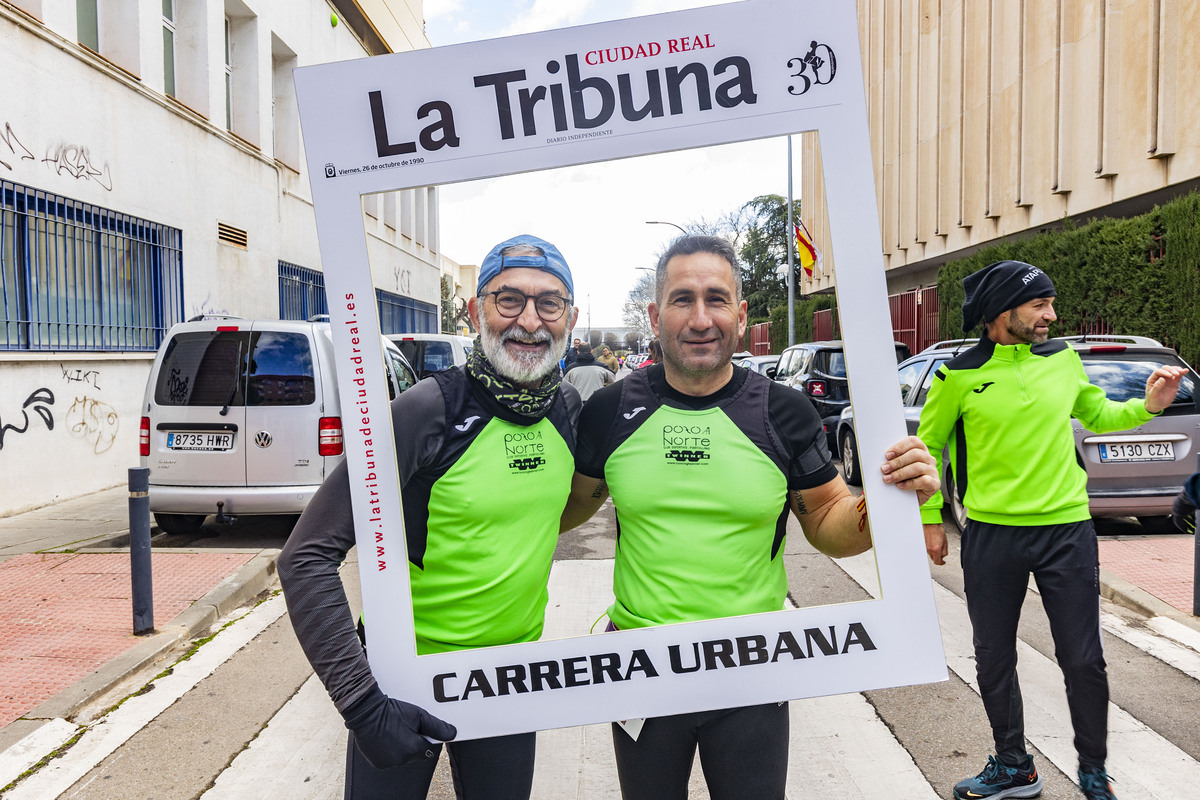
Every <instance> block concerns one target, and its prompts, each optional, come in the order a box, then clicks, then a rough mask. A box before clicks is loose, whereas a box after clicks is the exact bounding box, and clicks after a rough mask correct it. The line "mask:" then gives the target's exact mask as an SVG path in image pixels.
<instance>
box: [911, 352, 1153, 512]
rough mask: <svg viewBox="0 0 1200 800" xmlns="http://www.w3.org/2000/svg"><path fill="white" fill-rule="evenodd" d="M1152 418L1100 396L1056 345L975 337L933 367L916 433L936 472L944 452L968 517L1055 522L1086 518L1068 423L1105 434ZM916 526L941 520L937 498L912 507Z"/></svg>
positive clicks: (1074, 356)
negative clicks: (916, 514)
mask: <svg viewBox="0 0 1200 800" xmlns="http://www.w3.org/2000/svg"><path fill="white" fill-rule="evenodd" d="M1153 416H1154V415H1153V414H1151V413H1150V412H1148V411H1146V403H1145V400H1144V399H1142V398H1134V399H1132V400H1127V401H1125V402H1124V403H1116V402H1113V401H1112V400H1109V399H1108V398H1107V397H1106V396H1105V394H1104V390H1103V389H1101V388H1100V387H1099V386H1096V385H1094V384H1092V383H1090V382H1089V381H1088V377H1087V373H1086V372H1085V371H1084V369H1083V362H1082V361H1080V359H1079V354H1078V353H1076V352H1075V351H1074V350H1073V349H1072V348H1071V347H1070V345H1068V344H1067V343H1066V342H1064V341H1062V340H1059V339H1050V340H1048V341H1046V342H1042V343H1039V344H1034V345H1028V344H1015V345H1004V344H996V343H995V342H993V341H991V340H990V339H988V338H986V337H984V338H982V339H980V340H979V343H978V344H976V345H975V346H974V347H972V348H971V349H969V350H967V351H965V352H964V353H962V354H961V355H958V356H955V357H954V358H952V359H950V360H949V361H947V362H946V363H945V364H943V365H942V366H940V367H938V370H937V372H936V373H935V375H934V381H933V385H932V386H931V387H930V389H929V396H928V398H927V399H926V401H925V406H924V408H922V410H921V425H920V427H919V428H918V429H917V436H919V437H921V439H922V441H924V442H925V444H926V446H927V447H928V448H929V452H930V453H932V454H933V456H934V458H935V459H937V468H938V474H939V475H942V474H945V465H943V464H942V463H941V462H942V450H943V448H945V447H947V446H949V451H950V457H951V462H952V464H953V474H954V481H955V484H956V485H957V488H958V491H959V497H961V498H963V505H965V506H966V508H967V516H968V517H969V518H970V519H973V520H975V521H977V522H987V523H992V524H995V525H1017V526H1022V525H1023V526H1033V525H1060V524H1066V523H1071V522H1082V521H1083V520H1086V519H1088V518H1089V517H1090V516H1091V513H1090V512H1089V511H1088V494H1087V471H1086V470H1085V469H1084V467H1083V464H1082V463H1081V462H1080V458H1079V455H1078V454H1077V453H1076V450H1075V434H1074V433H1073V432H1072V430H1071V427H1072V426H1071V419H1072V418H1075V419H1077V420H1079V421H1080V423H1082V424H1083V426H1084V427H1085V428H1087V429H1088V430H1090V431H1094V432H1096V433H1107V432H1110V431H1121V430H1126V429H1128V428H1134V427H1137V426H1138V425H1141V424H1142V423H1144V422H1146V421H1148V420H1149V419H1151V418H1152V417H1153ZM921 520H922V522H924V523H926V524H938V523H941V521H942V494H941V492H938V493H937V494H935V495H934V496H933V497H932V498H930V499H929V501H928V502H926V503H925V504H924V505H923V506H921Z"/></svg>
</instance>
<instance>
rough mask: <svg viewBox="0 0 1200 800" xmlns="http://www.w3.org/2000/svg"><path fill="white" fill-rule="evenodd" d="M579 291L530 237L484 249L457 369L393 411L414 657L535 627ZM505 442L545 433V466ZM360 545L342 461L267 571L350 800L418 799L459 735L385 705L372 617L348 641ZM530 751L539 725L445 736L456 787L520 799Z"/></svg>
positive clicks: (412, 710) (567, 477)
mask: <svg viewBox="0 0 1200 800" xmlns="http://www.w3.org/2000/svg"><path fill="white" fill-rule="evenodd" d="M573 292H574V287H573V283H572V280H571V272H570V269H569V268H568V267H567V262H566V261H565V260H564V259H563V257H562V254H561V253H559V251H558V249H557V248H555V247H554V245H552V244H550V243H549V242H546V241H543V240H541V239H537V238H535V237H533V236H518V237H515V238H513V239H509V240H508V241H506V242H502V243H500V244H498V245H496V247H494V248H493V249H492V251H491V252H490V253H488V255H487V257H486V258H484V260H483V263H482V264H481V265H480V273H479V283H478V286H477V290H476V296H475V297H472V298H471V299H470V300H469V301H468V303H467V312H468V314H469V315H470V318H471V323H472V325H474V326H475V329H476V330H478V331H479V336H478V337H477V338H476V339H475V345H474V347H472V348H471V354H470V357H469V359H468V361H467V364H466V366H465V367H463V368H460V367H454V368H452V369H449V370H446V371H443V372H438V373H435V374H434V375H433V376H431V377H430V378H427V379H425V380H423V381H421V382H420V383H418V384H417V385H416V386H415V387H413V388H412V389H409V390H408V391H407V392H405V393H404V394H402V395H400V396H399V397H397V398H396V400H395V401H394V402H393V403H392V420H393V423H392V429H393V432H394V434H395V447H396V460H397V466H398V468H399V469H398V471H399V480H400V491H401V495H402V498H403V506H404V528H405V530H404V533H405V536H406V539H407V544H408V559H409V575H410V581H411V584H412V614H413V623H414V626H415V630H416V650H417V654H418V655H424V654H427V653H440V652H445V651H449V650H458V649H464V648H471V647H491V646H494V645H502V644H512V643H516V642H530V641H534V640H536V639H537V638H538V637H539V636H540V635H541V633H542V624H543V620H544V617H545V608H546V602H547V589H546V576H547V575H548V574H549V572H550V563H551V560H552V557H553V555H554V548H555V544H556V543H557V540H558V527H559V514H560V513H561V509H562V508H563V505H564V504H565V503H566V499H567V495H568V493H569V491H570V485H571V479H572V474H573V460H572V452H573V450H574V445H575V434H574V428H575V421H576V418H577V416H578V414H579V408H580V405H581V403H580V400H579V395H578V393H577V392H576V391H575V388H574V387H572V386H561V377H560V373H559V370H558V360H559V358H560V357H561V356H562V354H563V350H564V349H565V348H566V342H567V336H568V335H569V333H570V330H571V326H572V324H573V323H574V321H575V319H576V316H577V314H578V310H577V309H575V308H572V303H571V299H572V296H573ZM560 386H561V390H560ZM513 435H517V436H530V435H532V436H536V437H537V438H538V439H539V441H540V442H541V443H542V447H541V450H540V453H539V456H540V457H539V458H538V459H536V460H537V461H539V462H540V463H538V464H520V465H518V464H516V463H509V462H510V460H511V459H510V458H507V457H506V458H503V459H496V458H495V457H494V455H493V454H494V453H497V452H499V453H504V450H505V445H504V443H505V441H506V437H507V436H513ZM518 460H520V459H518ZM532 460H533V459H530V461H532ZM481 543H486V546H481ZM354 544H355V538H354V515H353V513H352V510H351V496H350V481H349V478H348V476H347V470H346V463H345V462H342V463H341V464H339V465H338V466H337V468H336V469H334V470H333V472H332V473H330V476H329V478H328V479H326V481H325V482H324V483H323V484H322V485H321V488H320V489H319V490H318V491H317V493H316V496H314V497H313V499H312V501H311V502H310V503H309V505H308V507H307V508H306V509H305V511H304V514H303V515H302V516H301V517H300V521H299V523H297V525H296V528H295V530H294V531H293V532H292V534H291V536H290V537H289V538H288V541H287V544H286V546H285V547H284V549H283V552H282V553H281V554H280V556H279V578H280V581H281V582H282V584H283V589H284V595H285V597H286V598H287V605H288V613H289V615H290V617H291V620H292V625H293V627H294V628H295V630H296V636H297V638H298V639H299V640H300V645H301V646H302V647H303V649H304V654H305V655H306V656H307V657H308V660H309V662H310V663H311V664H312V666H313V669H314V670H315V672H316V673H317V675H318V676H319V677H320V678H321V682H322V683H324V685H325V688H326V690H327V691H328V692H329V696H330V698H331V699H332V700H333V702H334V704H335V705H336V706H337V709H338V711H339V712H341V715H342V717H343V718H344V719H345V722H346V727H347V728H349V729H350V735H349V741H348V743H347V754H346V794H345V797H346V798H347V800H385V798H386V799H387V800H419V799H420V798H424V797H425V796H426V795H427V793H428V791H429V785H430V781H431V780H432V778H433V773H434V769H435V767H436V766H437V761H438V758H437V757H438V754H439V753H440V752H441V748H442V745H441V742H442V741H446V740H450V739H453V738H454V737H455V735H456V731H455V728H454V726H453V725H450V724H448V723H446V722H443V721H442V720H439V719H437V718H436V717H433V716H432V715H430V714H428V713H427V712H426V711H425V710H424V709H421V708H418V707H416V706H414V705H411V704H409V703H405V702H403V701H402V700H399V699H396V698H391V697H388V696H387V695H386V694H384V693H383V691H382V690H381V689H380V688H379V685H378V684H377V683H376V681H375V678H374V676H373V675H372V674H371V668H370V665H369V664H368V663H367V655H366V650H364V645H366V646H368V647H369V646H370V643H371V627H370V624H371V621H370V620H369V619H366V620H364V622H365V625H362V626H360V629H359V630H360V633H362V632H364V631H365V633H363V634H362V635H364V641H363V642H362V643H360V641H359V638H358V636H357V635H356V633H355V624H354V620H353V617H352V616H351V613H350V606H349V604H348V603H347V601H346V595H345V592H344V590H343V589H342V581H341V578H340V577H339V576H338V567H339V565H340V564H341V563H342V561H343V560H344V559H345V557H346V553H347V551H349V550H350V548H351V547H353V546H354ZM398 611H399V610H398ZM402 613H407V612H406V611H405V612H402ZM427 739H428V740H427ZM432 740H437V741H436V742H435V743H432V744H431V743H430V741H432ZM534 743H535V734H533V733H523V734H515V735H511V736H497V737H493V738H490V739H477V740H474V741H465V742H450V744H449V745H448V749H449V753H450V768H451V771H452V772H453V776H454V787H455V793H456V794H457V796H458V797H459V798H460V800H462V798H488V800H528V797H529V794H530V791H531V790H532V786H533V762H534Z"/></svg>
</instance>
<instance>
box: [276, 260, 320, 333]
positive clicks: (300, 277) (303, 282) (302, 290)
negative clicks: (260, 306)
mask: <svg viewBox="0 0 1200 800" xmlns="http://www.w3.org/2000/svg"><path fill="white" fill-rule="evenodd" d="M328 313H329V306H328V305H327V304H326V302H325V276H324V275H322V274H321V273H320V272H318V271H317V270H315V269H309V268H308V267H300V266H297V265H295V264H289V263H288V262H286V261H280V262H279V318H280V319H301V320H303V319H310V318H311V317H313V316H315V315H317V314H328Z"/></svg>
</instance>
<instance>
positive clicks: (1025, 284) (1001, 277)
mask: <svg viewBox="0 0 1200 800" xmlns="http://www.w3.org/2000/svg"><path fill="white" fill-rule="evenodd" d="M963 289H965V290H966V293H967V297H966V299H965V300H963V308H962V317H963V320H962V329H963V333H967V332H969V331H971V330H972V329H973V328H974V327H975V326H976V325H978V324H979V323H980V322H981V321H982V322H991V321H992V320H994V319H995V318H996V317H998V316H1000V315H1001V314H1003V313H1004V312H1005V311H1008V310H1009V309H1010V308H1016V307H1017V306H1019V305H1021V304H1022V303H1026V302H1029V301H1030V300H1032V299H1034V298H1035V297H1057V296H1058V292H1056V291H1054V284H1053V283H1051V282H1050V278H1049V276H1047V275H1046V273H1044V272H1042V271H1041V270H1040V269H1039V268H1037V267H1035V266H1033V265H1032V264H1026V263H1025V262H1024V261H997V262H996V263H994V264H988V265H987V266H986V267H984V268H983V269H981V270H979V271H978V272H972V273H971V274H970V275H968V276H967V277H965V278H963Z"/></svg>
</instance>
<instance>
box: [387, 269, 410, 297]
mask: <svg viewBox="0 0 1200 800" xmlns="http://www.w3.org/2000/svg"><path fill="white" fill-rule="evenodd" d="M392 274H393V275H394V276H395V278H396V291H398V292H399V293H400V294H402V295H405V296H406V297H411V296H412V270H411V269H401V268H400V267H394V268H393V269H392Z"/></svg>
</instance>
